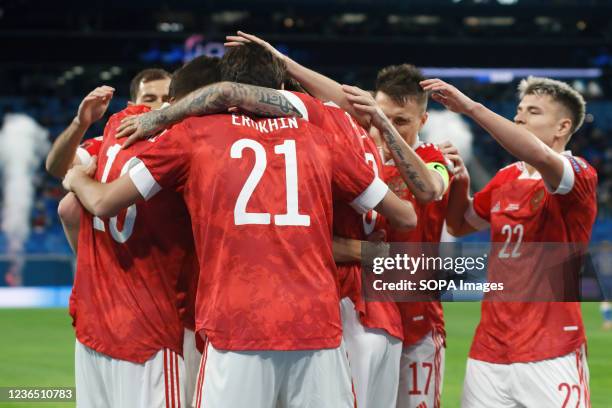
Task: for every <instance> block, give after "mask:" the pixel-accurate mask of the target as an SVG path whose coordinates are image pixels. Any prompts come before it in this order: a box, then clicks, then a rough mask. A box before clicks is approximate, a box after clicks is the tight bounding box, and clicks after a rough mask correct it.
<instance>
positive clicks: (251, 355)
mask: <svg viewBox="0 0 612 408" xmlns="http://www.w3.org/2000/svg"><path fill="white" fill-rule="evenodd" d="M194 403H195V406H196V408H245V407H248V408H354V404H355V397H354V395H353V391H352V386H351V377H350V372H349V367H348V361H347V358H346V351H345V349H344V345H340V347H338V348H335V349H324V350H300V351H224V350H217V349H215V348H214V347H213V346H212V344H211V343H210V342H209V341H207V342H206V348H205V350H204V355H203V356H202V362H201V364H200V371H199V375H198V384H197V389H196V395H195V401H194Z"/></svg>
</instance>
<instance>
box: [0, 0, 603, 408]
mask: <svg viewBox="0 0 612 408" xmlns="http://www.w3.org/2000/svg"><path fill="white" fill-rule="evenodd" d="M611 16H612V1H606V0H403V1H401V0H378V1H374V0H351V1H349V0H284V1H275V0H258V1H250V2H249V1H242V0H234V1H232V2H227V1H215V0H205V1H202V0H200V1H197V0H186V1H174V2H169V1H160V0H149V1H146V2H145V1H119V0H105V1H99V0H90V1H88V2H85V3H84V2H77V1H56V2H37V1H26V0H14V1H10V0H9V1H4V2H0V43H1V44H2V47H1V52H2V57H3V58H2V59H0V78H1V80H0V121H3V124H2V127H1V128H0V174H1V175H2V179H1V180H2V184H1V185H2V187H1V191H2V193H3V194H2V198H1V199H0V209H1V210H2V212H1V215H0V219H1V220H2V231H1V232H0V308H5V309H4V310H0V324H1V326H0V327H1V328H2V334H1V335H0V346H1V347H0V386H4V385H19V386H26V385H29V386H34V385H37V386H42V385H58V386H59V385H62V386H70V385H73V374H72V347H73V344H74V343H73V334H72V331H71V328H70V325H69V320H68V317H67V312H66V310H65V307H66V305H67V296H68V294H69V292H70V285H71V282H72V279H73V273H74V271H73V269H74V268H73V256H72V253H71V251H70V248H69V246H68V244H67V242H66V240H65V238H64V236H63V231H62V228H61V225H60V223H59V220H58V218H57V204H58V201H59V200H60V199H61V197H62V196H63V194H64V193H63V190H62V188H61V184H60V182H59V181H57V180H55V179H53V178H52V177H51V176H49V175H48V174H46V173H45V171H44V167H43V158H44V155H45V154H46V150H47V149H48V147H49V144H50V142H52V141H53V140H54V138H55V137H57V136H58V135H59V133H60V132H61V131H62V130H63V129H64V128H65V127H66V126H67V125H68V124H69V123H70V121H71V120H72V118H73V117H74V115H75V114H76V110H77V107H78V105H79V103H80V101H81V99H82V98H83V97H84V96H85V95H86V94H87V93H88V92H89V91H90V90H92V89H93V88H95V87H96V86H99V85H101V84H107V85H111V86H113V87H115V88H116V92H115V98H114V99H113V101H112V103H111V105H110V108H109V112H108V114H112V113H114V112H116V111H118V110H120V109H122V107H123V106H125V104H126V102H127V99H128V93H129V81H130V79H131V78H132V77H133V75H134V74H135V73H137V72H138V71H139V70H141V69H143V68H147V67H161V68H165V69H167V70H169V71H172V70H174V69H175V68H177V67H179V66H180V65H181V64H182V63H183V62H185V61H188V60H189V59H191V58H193V57H195V56H197V55H200V54H207V55H217V56H220V55H222V54H223V45H222V42H223V39H224V35H225V34H228V33H232V32H235V31H236V30H237V29H241V30H243V31H247V32H253V33H256V34H258V35H260V36H262V37H263V38H264V39H266V40H267V41H269V42H271V43H272V44H274V45H276V46H277V47H278V48H279V49H281V50H282V51H283V52H285V53H286V54H288V55H290V56H291V57H292V58H293V59H295V60H297V61H299V62H301V63H303V64H304V65H306V66H309V67H311V68H314V69H316V70H319V71H321V72H323V73H325V74H327V75H329V76H331V77H333V78H334V79H336V80H338V81H340V82H342V83H348V84H356V85H359V86H361V87H364V88H366V89H368V88H371V87H372V86H373V82H374V78H375V76H376V72H377V71H378V69H380V68H382V67H383V66H386V65H389V64H397V63H403V62H409V63H413V64H415V65H417V66H419V67H421V68H423V70H424V72H425V74H426V75H427V76H438V77H441V78H445V79H447V80H448V81H450V82H452V83H454V84H456V85H457V86H458V87H459V88H460V89H462V90H463V91H465V93H467V94H468V95H470V96H471V97H473V98H474V99H477V100H479V101H481V102H483V103H485V104H486V105H487V106H489V107H491V108H493V109H494V110H495V111H496V112H498V113H500V114H501V115H503V116H505V117H508V118H512V117H513V115H514V110H515V107H516V87H517V84H518V81H519V80H520V79H521V78H523V77H525V76H527V75H542V76H549V77H553V78H558V79H562V80H565V81H568V82H569V83H571V84H572V85H573V86H574V87H576V88H577V89H578V90H579V91H581V92H582V93H583V95H584V96H585V98H586V99H587V101H588V108H587V113H588V115H587V120H586V123H585V125H584V126H583V128H582V129H581V130H580V131H579V132H578V134H576V135H575V136H574V137H573V139H572V142H571V144H570V148H571V150H572V151H573V153H574V154H577V155H580V156H583V157H585V158H586V159H587V160H588V161H589V162H590V163H591V164H592V165H593V166H595V168H596V169H597V171H598V173H599V194H598V200H599V215H598V219H597V223H596V226H595V229H594V234H593V242H594V243H596V244H597V245H598V246H600V247H602V248H609V247H608V243H607V241H608V240H610V237H611V234H612V197H611V193H612V191H611V190H612V161H611V159H612V144H611V143H610V139H611V137H612V17H611ZM440 108H441V107H440V106H438V105H436V104H435V103H432V104H431V105H430V110H431V111H436V110H438V109H440ZM15 114H24V115H27V116H28V117H30V118H32V119H34V120H35V122H36V123H37V124H36V123H34V122H28V121H27V119H24V118H22V117H15V116H14V115H15ZM433 116H434V117H433V118H432V120H431V122H432V123H431V124H430V126H429V128H428V129H427V131H424V136H425V137H426V138H429V139H430V140H434V141H442V140H447V139H449V140H454V141H456V142H457V143H459V144H460V147H461V148H462V150H463V152H464V153H465V155H466V156H467V157H468V160H469V164H468V167H469V168H470V170H471V173H472V182H473V187H474V189H478V188H479V187H481V186H482V185H483V184H484V183H485V182H486V181H487V180H488V179H489V178H490V177H491V175H492V174H494V171H495V170H496V169H499V168H500V167H502V166H504V165H506V164H508V163H510V162H511V161H512V158H511V157H509V156H508V155H507V154H506V153H505V152H503V151H502V150H501V149H500V148H499V147H498V146H497V144H496V143H495V142H494V141H492V139H490V138H489V137H487V136H486V135H485V134H484V133H483V131H482V130H480V129H479V128H477V127H475V126H473V124H472V123H469V122H461V121H459V122H457V121H456V118H453V119H448V118H445V117H444V116H441V117H438V118H437V120H436V119H434V118H435V116H436V115H435V114H434V115H433ZM19 121H21V122H19ZM104 123H105V121H104V120H103V121H100V122H98V123H97V124H96V125H95V126H94V127H93V128H92V129H91V131H90V132H89V133H88V135H87V137H94V136H97V135H100V134H102V130H103V125H104ZM450 123H452V124H453V125H449V124H450ZM24 129H25V130H24ZM16 178H17V180H18V182H16V181H15V179H16ZM11 180H12V181H13V182H12V183H10V181H11ZM472 239H476V240H478V239H481V240H483V239H484V240H486V239H487V235H486V234H484V235H480V236H477V237H476V238H472ZM611 263H612V261H611V258H610V256H609V249H608V252H602V253H601V254H599V255H598V264H599V265H600V268H599V269H600V272H601V274H603V275H602V276H601V277H602V278H603V279H604V280H606V279H607V280H612V270H611V269H612V265H611ZM606 272H607V274H606ZM445 307H446V311H447V312H446V313H447V316H448V317H447V320H448V326H449V329H448V331H449V338H448V354H447V356H448V357H447V358H448V360H447V368H446V376H445V384H444V403H445V406H447V407H455V406H458V402H457V401H458V399H459V395H460V390H461V382H462V378H463V371H464V367H465V358H466V355H467V349H468V346H469V343H470V341H471V336H472V334H473V328H474V326H475V324H476V322H477V320H478V315H479V312H478V310H479V308H478V304H448V303H447V304H446V305H445ZM16 308H20V309H16ZM22 308H59V309H49V310H43V309H22ZM584 311H585V316H584V317H585V322H586V324H587V329H588V331H587V335H588V337H589V352H590V356H589V357H590V362H589V363H590V366H591V382H592V384H591V390H592V394H593V396H592V400H593V406H594V407H612V352H611V351H610V347H609V345H610V340H611V338H612V333H610V332H607V333H606V332H604V331H602V329H601V317H600V314H599V311H598V304H596V303H588V304H585V305H584ZM1 405H2V404H1V403H0V406H1ZM10 406H17V405H10Z"/></svg>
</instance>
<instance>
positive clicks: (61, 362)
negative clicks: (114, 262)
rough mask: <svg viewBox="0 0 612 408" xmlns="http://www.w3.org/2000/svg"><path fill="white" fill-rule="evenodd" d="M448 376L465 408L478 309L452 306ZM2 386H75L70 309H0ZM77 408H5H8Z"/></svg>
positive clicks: (610, 387)
mask: <svg viewBox="0 0 612 408" xmlns="http://www.w3.org/2000/svg"><path fill="white" fill-rule="evenodd" d="M598 307H599V305H598V304H597V303H585V304H583V317H584V321H585V325H586V328H587V337H588V349H589V368H590V372H591V384H590V385H591V401H592V406H593V408H612V332H604V331H603V330H602V329H601V316H600V313H599V308H598ZM444 311H445V315H446V322H447V332H448V337H447V343H448V348H447V351H446V371H445V373H444V388H443V395H442V406H443V407H445V408H454V407H459V401H460V397H461V385H462V382H463V376H464V372H465V361H466V358H467V352H468V349H469V345H470V342H471V339H472V335H473V334H474V328H475V326H476V323H477V322H478V319H479V316H480V305H479V304H478V303H452V304H451V303H446V304H444ZM0 327H2V332H1V334H0V386H22V387H23V386H30V387H33V386H47V387H51V386H74V369H73V363H74V334H73V331H72V327H71V325H70V318H69V317H68V313H67V311H66V310H65V309H4V310H3V309H0ZM51 406H52V407H54V408H64V407H74V404H60V403H1V402H0V407H2V408H5V407H6V408H17V407H33V408H36V407H39V408H42V407H51Z"/></svg>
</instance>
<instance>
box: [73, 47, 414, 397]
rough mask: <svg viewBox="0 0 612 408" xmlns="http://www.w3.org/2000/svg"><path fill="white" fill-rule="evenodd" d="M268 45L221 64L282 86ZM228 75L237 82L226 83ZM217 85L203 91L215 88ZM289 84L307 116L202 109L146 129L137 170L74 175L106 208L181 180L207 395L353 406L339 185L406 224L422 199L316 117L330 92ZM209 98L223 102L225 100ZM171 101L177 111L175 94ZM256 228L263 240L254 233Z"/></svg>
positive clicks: (279, 102)
mask: <svg viewBox="0 0 612 408" xmlns="http://www.w3.org/2000/svg"><path fill="white" fill-rule="evenodd" d="M263 51H265V50H264V49H262V48H260V47H258V46H254V47H253V46H245V47H241V48H240V49H239V50H236V51H234V50H232V51H230V52H228V53H226V55H225V56H224V64H222V73H223V75H224V76H226V77H228V78H232V79H240V80H244V81H249V82H255V83H261V84H262V85H272V86H276V87H278V86H280V84H281V83H282V81H283V80H284V75H285V73H284V70H283V69H282V64H279V63H278V61H276V60H275V59H274V58H271V57H272V56H271V54H269V53H268V52H267V51H266V52H263ZM275 61H276V62H275ZM260 67H261V68H260ZM264 67H265V68H266V69H262V68H264ZM223 86H225V89H226V91H222V92H218V91H219V89H220V88H221V87H223ZM228 87H229V89H228ZM212 90H215V87H211V88H210V91H204V93H203V94H202V95H201V97H198V98H196V100H195V102H202V101H203V100H206V99H207V98H212V96H211V95H212ZM216 91H217V94H216V95H217V96H219V97H221V98H227V97H228V93H243V92H244V91H245V88H244V87H243V86H241V85H233V86H232V85H231V84H220V85H218V86H217V87H216ZM287 95H293V102H294V103H295V104H297V105H300V103H301V106H300V112H301V114H302V116H303V117H304V118H305V119H307V121H306V120H303V119H299V120H298V119H295V118H288V119H285V118H279V119H257V118H254V117H253V118H251V117H248V116H244V115H238V114H233V115H217V116H211V117H207V118H191V119H187V120H185V121H183V122H181V123H179V124H177V125H175V126H174V127H173V128H171V129H169V130H168V131H167V132H165V133H163V134H161V135H160V136H159V137H157V138H156V139H155V141H154V142H153V143H148V142H145V143H144V144H146V145H152V146H153V147H152V148H151V150H150V151H147V152H143V154H141V155H140V158H141V160H142V161H143V165H142V166H139V167H138V168H134V169H132V170H131V171H130V176H129V177H124V178H121V179H119V180H117V181H116V182H114V183H110V184H99V183H95V182H92V181H91V180H88V179H87V178H86V177H84V173H83V172H82V169H81V170H79V169H78V168H74V169H73V170H72V171H71V173H70V174H69V176H68V177H67V178H66V185H67V187H72V188H73V189H75V190H76V192H77V194H78V195H79V197H81V196H83V198H84V200H85V202H84V204H85V206H86V207H88V208H89V209H91V210H93V211H94V212H95V211H96V205H97V204H96V198H95V197H100V196H101V195H102V196H103V197H107V196H109V195H110V196H115V195H116V196H117V197H119V199H118V202H114V203H113V204H107V205H111V207H110V208H115V209H116V208H117V207H114V206H119V208H121V207H123V206H125V205H129V203H131V202H133V201H135V200H137V199H138V198H139V197H140V198H142V197H144V198H150V197H151V196H153V195H155V193H158V192H159V191H160V190H161V191H163V190H167V189H169V190H173V189H179V190H181V191H182V192H183V194H184V196H185V200H186V203H187V205H188V207H189V208H190V212H191V215H192V223H193V230H194V235H195V238H196V240H197V242H198V244H197V248H198V255H199V258H200V259H202V260H205V264H202V268H201V271H200V272H201V274H200V284H199V287H198V298H197V304H198V306H197V311H196V313H197V328H198V329H199V330H202V331H203V332H205V333H206V335H207V339H208V340H209V343H208V345H207V347H206V349H205V356H204V358H203V359H202V365H201V375H200V383H199V386H198V389H199V391H200V393H199V394H198V395H197V397H196V402H197V405H200V404H204V405H205V406H212V407H217V406H218V407H233V406H236V407H238V406H240V407H242V406H250V407H259V406H261V407H275V406H276V404H277V403H278V404H280V406H292V405H297V406H317V407H341V406H346V407H349V406H353V396H352V392H351V386H350V374H349V372H348V364H347V362H346V355H345V354H344V352H343V347H342V345H341V343H340V340H341V327H340V319H339V310H338V294H337V291H336V285H335V279H336V278H335V266H334V263H333V257H332V250H331V228H332V225H331V221H332V220H331V193H332V186H333V190H334V193H335V194H337V196H338V197H343V198H344V199H345V200H347V201H349V202H352V204H353V206H354V207H356V208H357V209H358V210H360V211H361V212H365V211H367V210H368V209H371V208H372V207H374V206H376V208H377V210H379V211H380V212H381V213H382V214H385V215H386V216H387V217H388V218H389V220H390V221H392V222H394V223H396V224H399V225H402V226H405V227H410V226H412V225H414V223H415V222H416V220H415V218H414V212H413V210H412V208H411V207H410V206H408V205H406V204H404V203H402V202H401V201H400V200H398V199H397V197H396V196H394V195H393V194H392V193H389V192H388V189H387V187H386V186H385V185H384V183H383V182H382V181H380V180H379V179H378V178H377V177H375V175H374V172H373V171H372V169H371V168H370V167H369V166H368V165H367V164H366V163H365V161H363V160H362V157H363V151H362V150H361V146H360V145H358V144H357V143H356V141H355V140H354V139H351V138H348V137H347V136H344V135H335V134H331V133H329V132H323V131H322V130H321V129H320V128H318V127H315V126H313V125H311V124H310V122H309V121H312V123H324V122H325V121H326V120H328V119H327V118H328V113H327V111H326V109H325V108H324V106H323V105H322V104H321V103H319V102H317V101H316V100H314V99H312V98H309V97H307V96H306V95H295V94H287ZM280 96H283V94H280ZM259 97H261V99H258V102H260V103H261V100H264V101H267V102H268V103H270V104H271V105H274V106H275V107H277V108H278V107H279V106H282V107H287V106H289V105H288V104H287V102H286V100H285V98H279V93H278V92H277V93H275V94H270V93H266V92H265V91H264V90H260V93H259ZM283 100H284V101H283ZM211 103H212V105H213V106H214V108H215V109H216V110H213V112H214V111H217V112H218V111H223V110H224V109H225V105H223V106H222V104H219V103H216V102H215V101H212V102H211ZM178 105H179V104H177V106H178ZM257 112H258V113H263V112H262V111H261V110H258V111H257ZM161 114H163V115H171V114H172V107H170V108H168V111H164V112H163V113H160V114H158V115H161ZM79 172H80V174H79ZM279 186H284V187H285V188H282V187H281V188H279ZM164 187H165V188H164ZM117 191H120V193H119V194H115V193H113V192H117ZM103 200H105V199H103ZM300 203H301V204H300ZM107 208H109V207H107ZM273 214H276V215H274V216H273ZM247 236H252V237H254V238H255V239H251V240H250V241H249V244H248V245H246V246H245V241H244V239H245V237H247ZM297 254H299V256H298V255H297ZM321 372H325V373H326V374H327V375H325V376H321V375H320V373H321Z"/></svg>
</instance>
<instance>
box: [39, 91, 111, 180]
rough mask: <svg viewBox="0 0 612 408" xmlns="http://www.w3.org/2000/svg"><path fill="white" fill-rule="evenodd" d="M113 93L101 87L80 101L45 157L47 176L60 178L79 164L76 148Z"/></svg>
mask: <svg viewBox="0 0 612 408" xmlns="http://www.w3.org/2000/svg"><path fill="white" fill-rule="evenodd" d="M114 91H115V89H114V88H111V87H110V86H101V87H98V88H96V89H94V90H93V91H91V92H90V93H89V94H88V95H87V96H86V97H85V98H84V99H83V100H82V101H81V104H80V105H79V110H78V112H77V115H76V116H75V117H74V119H73V120H72V122H71V123H70V125H69V126H68V127H67V128H66V129H65V130H64V131H63V132H62V133H61V134H60V135H59V136H58V137H57V139H56V140H55V142H53V146H52V147H51V150H50V151H49V154H48V155H47V161H46V162H45V167H46V169H47V171H48V172H49V174H51V175H52V176H55V177H57V178H62V177H64V175H65V174H66V172H67V171H68V169H69V168H70V167H71V166H72V165H73V164H78V163H79V160H78V158H77V156H76V151H77V148H78V147H79V144H80V143H81V140H82V139H83V136H85V132H87V129H89V127H90V126H91V125H92V124H93V123H94V122H96V121H97V120H99V119H100V118H102V116H103V115H104V113H105V112H106V109H107V108H108V105H109V103H110V100H111V98H112V97H113V92H114Z"/></svg>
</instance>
